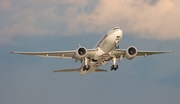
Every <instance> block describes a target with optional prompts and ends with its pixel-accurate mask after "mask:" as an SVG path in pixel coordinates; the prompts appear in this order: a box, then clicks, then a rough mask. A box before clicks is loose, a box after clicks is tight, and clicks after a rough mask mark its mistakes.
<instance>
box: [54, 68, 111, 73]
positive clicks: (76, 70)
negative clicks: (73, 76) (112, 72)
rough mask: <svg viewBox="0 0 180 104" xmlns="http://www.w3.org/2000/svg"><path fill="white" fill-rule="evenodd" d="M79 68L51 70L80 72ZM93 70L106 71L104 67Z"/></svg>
mask: <svg viewBox="0 0 180 104" xmlns="http://www.w3.org/2000/svg"><path fill="white" fill-rule="evenodd" d="M80 70H81V69H80V68H77V69H76V68H75V69H62V70H54V71H53V72H80ZM95 72H107V70H104V69H97V70H96V71H95Z"/></svg>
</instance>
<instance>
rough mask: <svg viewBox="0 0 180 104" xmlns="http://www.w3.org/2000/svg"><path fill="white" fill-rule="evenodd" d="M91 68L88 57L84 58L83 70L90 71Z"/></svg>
mask: <svg viewBox="0 0 180 104" xmlns="http://www.w3.org/2000/svg"><path fill="white" fill-rule="evenodd" d="M89 69H90V65H88V58H86V57H85V58H84V66H83V71H88V70H89Z"/></svg>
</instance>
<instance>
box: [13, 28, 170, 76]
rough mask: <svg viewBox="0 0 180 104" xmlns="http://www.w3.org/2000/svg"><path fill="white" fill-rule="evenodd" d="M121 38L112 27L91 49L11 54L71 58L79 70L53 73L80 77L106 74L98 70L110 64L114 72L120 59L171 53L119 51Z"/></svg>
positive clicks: (134, 49)
mask: <svg viewBox="0 0 180 104" xmlns="http://www.w3.org/2000/svg"><path fill="white" fill-rule="evenodd" d="M122 38H123V32H122V30H121V28H120V27H114V28H113V29H111V30H109V31H108V32H107V33H106V34H105V35H104V36H103V37H102V39H100V41H99V42H98V43H97V45H95V47H94V48H93V49H86V48H85V47H83V46H81V45H79V47H78V48H77V49H76V50H69V51H49V52H11V53H12V54H23V55H35V56H42V57H52V58H60V59H62V58H73V59H75V62H77V61H81V63H82V65H81V67H80V68H72V69H63V70H54V71H53V72H79V73H80V75H84V74H89V73H91V72H107V70H104V69H99V67H100V66H101V65H106V64H108V62H109V61H111V62H112V66H111V67H110V70H111V71H116V70H117V69H118V65H117V64H116V61H117V60H119V61H121V60H122V58H126V59H128V60H131V59H133V58H135V57H136V56H144V57H146V56H147V55H153V54H163V53H171V52H172V50H169V51H142V50H137V48H136V47H135V46H129V47H128V48H127V49H119V45H118V44H119V42H120V41H121V39H122Z"/></svg>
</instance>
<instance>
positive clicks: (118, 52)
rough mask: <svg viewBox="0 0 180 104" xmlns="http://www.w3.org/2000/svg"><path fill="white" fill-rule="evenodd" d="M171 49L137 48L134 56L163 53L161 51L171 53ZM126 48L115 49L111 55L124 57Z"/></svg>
mask: <svg viewBox="0 0 180 104" xmlns="http://www.w3.org/2000/svg"><path fill="white" fill-rule="evenodd" d="M171 52H172V50H169V51H143V50H137V55H136V56H144V57H145V56H147V55H154V54H163V53H171ZM125 53H126V49H116V50H115V51H113V55H114V56H116V58H119V57H120V56H121V55H123V57H125Z"/></svg>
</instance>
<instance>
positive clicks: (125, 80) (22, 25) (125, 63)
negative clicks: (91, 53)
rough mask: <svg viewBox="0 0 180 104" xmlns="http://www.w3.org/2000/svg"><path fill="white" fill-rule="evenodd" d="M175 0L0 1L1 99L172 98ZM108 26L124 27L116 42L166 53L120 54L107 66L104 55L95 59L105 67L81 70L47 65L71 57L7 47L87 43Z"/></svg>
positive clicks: (178, 87) (177, 90) (179, 87)
mask: <svg viewBox="0 0 180 104" xmlns="http://www.w3.org/2000/svg"><path fill="white" fill-rule="evenodd" d="M179 4H180V2H179V1H177V0H171V1H169V0H138V1H137V2H133V0H127V2H125V1H118V0H114V1H113V2H109V0H104V1H103V0H99V1H96V0H92V1H90V0H82V1H77V0H66V1H65V0H60V1H58V0H43V1H41V0H40V1H38V2H37V1H34V0H30V1H29V0H27V1H22V0H16V1H12V0H2V1H0V13H1V14H2V15H0V23H1V24H0V103H1V104H32V103H33V104H49V103H53V104H59V103H62V104H72V103H79V104H84V103H86V104H92V103H100V104H109V103H115V104H119V103H121V104H129V103H134V104H144V103H146V104H152V103H158V104H170V103H171V104H179V103H180V100H179V97H180V76H179V75H180V64H179V62H180V55H179V53H180V48H179V44H180V41H179V39H180V35H179V33H180V31H179V28H178V26H179V25H178V24H179V23H180V21H179V20H178V18H179V16H180V14H179V12H177V11H178V10H180V8H179V7H180V6H179ZM112 5H114V6H112ZM117 7H118V9H117ZM122 9H123V10H122ZM135 14H136V15H135ZM157 14H158V15H157ZM150 17H151V18H150ZM165 17H166V18H165ZM114 26H120V27H122V30H123V31H124V36H123V39H122V41H121V42H120V48H127V47H128V46H131V45H134V46H136V47H137V49H140V50H173V53H170V54H162V55H154V56H148V57H146V58H144V57H135V58H134V59H133V60H131V61H129V60H127V59H123V60H122V62H120V63H119V62H118V65H119V69H118V70H117V71H116V72H114V71H112V72H111V71H110V70H109V69H110V66H111V65H112V64H111V63H109V64H108V65H106V66H102V67H101V68H104V69H108V72H107V73H91V74H88V75H84V76H80V75H79V73H52V72H53V70H56V69H64V68H72V67H80V62H77V63H75V62H74V61H75V60H71V59H62V60H60V59H53V58H42V57H35V56H24V55H13V54H9V52H11V51H53V50H72V49H76V48H77V46H78V44H81V45H82V46H85V47H86V48H92V47H94V45H95V44H96V42H97V41H98V40H99V39H100V38H101V37H102V36H103V34H105V33H106V32H107V31H108V30H109V29H111V28H113V27H114Z"/></svg>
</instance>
